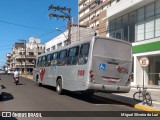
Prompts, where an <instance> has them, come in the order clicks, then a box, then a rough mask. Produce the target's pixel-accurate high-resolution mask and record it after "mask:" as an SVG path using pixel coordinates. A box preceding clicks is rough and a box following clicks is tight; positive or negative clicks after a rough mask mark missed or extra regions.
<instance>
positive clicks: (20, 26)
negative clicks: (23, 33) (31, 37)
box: [0, 20, 52, 31]
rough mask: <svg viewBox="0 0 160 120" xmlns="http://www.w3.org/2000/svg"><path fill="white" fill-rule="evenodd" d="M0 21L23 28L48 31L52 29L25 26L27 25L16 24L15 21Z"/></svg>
mask: <svg viewBox="0 0 160 120" xmlns="http://www.w3.org/2000/svg"><path fill="white" fill-rule="evenodd" d="M0 22H1V23H5V24H10V25H15V26H19V27H24V28H29V29H36V30H37V29H38V30H39V29H41V30H48V31H52V30H50V29H48V28H41V27H33V26H27V25H21V24H17V23H12V22H8V21H4V20H0Z"/></svg>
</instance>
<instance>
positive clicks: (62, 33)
mask: <svg viewBox="0 0 160 120" xmlns="http://www.w3.org/2000/svg"><path fill="white" fill-rule="evenodd" d="M56 30H57V31H59V32H61V33H62V34H63V35H64V37H65V38H66V40H68V38H67V36H66V35H65V34H64V32H62V31H61V30H60V29H59V28H56ZM67 44H68V43H67Z"/></svg>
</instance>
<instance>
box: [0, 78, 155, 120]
mask: <svg viewBox="0 0 160 120" xmlns="http://www.w3.org/2000/svg"><path fill="white" fill-rule="evenodd" d="M1 79H2V80H1V82H2V85H3V86H4V87H5V88H4V89H3V99H2V100H1V101H0V111H123V112H124V111H138V110H137V109H134V108H131V107H129V106H126V105H122V104H120V103H116V102H114V101H111V100H107V99H106V98H102V97H98V96H97V95H96V96H93V97H92V98H90V99H87V98H84V97H82V96H81V95H80V94H79V93H75V92H68V91H67V92H65V94H64V95H58V94H57V93H56V91H55V88H54V87H50V86H45V85H43V86H42V87H39V86H37V85H36V83H35V82H33V81H32V80H29V79H26V78H22V77H21V78H20V84H19V85H15V83H14V82H13V76H10V75H3V76H1ZM62 117H63V114H62ZM75 117H76V116H75ZM112 117H114V115H113V116H112ZM72 118H73V117H72ZM116 118H117V119H119V118H118V117H115V119H116ZM26 119H27V118H26ZM37 119H39V118H37ZM46 119H51V118H46ZM63 119H67V118H64V117H63ZM76 119H77V118H76ZM79 119H80V118H79ZM83 119H84V117H83ZM86 119H89V117H88V118H86ZM92 119H93V120H94V119H95V120H96V119H97V117H92ZM99 119H105V120H106V119H114V118H109V117H106V118H104V117H100V118H99ZM120 119H124V118H123V117H121V118H120ZM131 119H135V118H134V117H132V118H131ZM136 119H138V118H136ZM142 119H145V120H146V119H153V118H151V117H149V118H146V117H143V118H142ZM155 119H158V118H156V117H155ZM0 120H1V119H0ZM3 120H5V119H4V118H3ZM7 120H8V119H7ZM11 120H12V119H11ZM13 120H24V118H13ZM42 120H44V118H42ZM68 120H69V119H68Z"/></svg>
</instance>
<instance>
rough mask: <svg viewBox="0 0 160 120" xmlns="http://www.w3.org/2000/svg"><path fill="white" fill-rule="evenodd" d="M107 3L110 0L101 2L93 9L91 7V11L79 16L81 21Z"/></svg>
mask: <svg viewBox="0 0 160 120" xmlns="http://www.w3.org/2000/svg"><path fill="white" fill-rule="evenodd" d="M107 3H108V0H107V1H105V2H102V3H100V4H99V5H97V6H96V7H94V8H93V9H90V11H89V12H88V13H87V14H85V15H83V16H82V17H80V18H79V21H81V20H83V19H84V18H86V17H88V16H89V15H90V14H92V13H94V12H95V11H96V10H98V9H100V8H101V7H102V6H104V5H106V4H107ZM82 11H83V9H82ZM80 12H81V11H80ZM80 12H79V13H80Z"/></svg>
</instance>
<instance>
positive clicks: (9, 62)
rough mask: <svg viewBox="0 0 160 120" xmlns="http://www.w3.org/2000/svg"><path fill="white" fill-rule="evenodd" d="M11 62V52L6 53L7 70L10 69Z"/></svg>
mask: <svg viewBox="0 0 160 120" xmlns="http://www.w3.org/2000/svg"><path fill="white" fill-rule="evenodd" d="M10 64H11V53H7V54H6V70H10Z"/></svg>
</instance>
